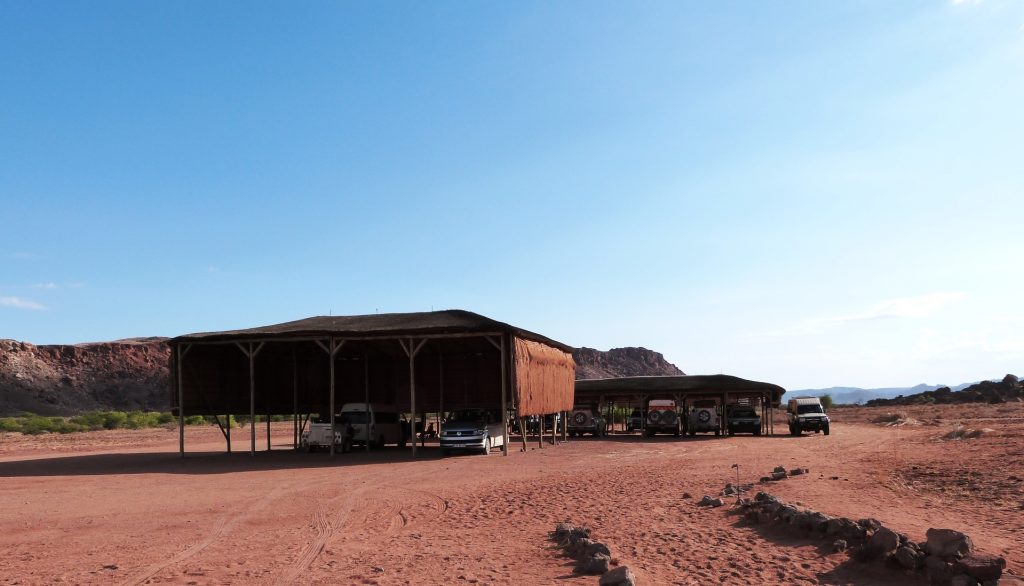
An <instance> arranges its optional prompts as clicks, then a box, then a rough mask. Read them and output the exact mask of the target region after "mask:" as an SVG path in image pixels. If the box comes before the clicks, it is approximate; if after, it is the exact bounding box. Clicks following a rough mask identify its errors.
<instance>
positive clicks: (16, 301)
mask: <svg viewBox="0 0 1024 586" xmlns="http://www.w3.org/2000/svg"><path fill="white" fill-rule="evenodd" d="M0 305H2V306H4V307H14V308H17V309H46V306H44V305H42V304H41V303H36V302H35V301H32V300H31V299H24V298H21V297H0Z"/></svg>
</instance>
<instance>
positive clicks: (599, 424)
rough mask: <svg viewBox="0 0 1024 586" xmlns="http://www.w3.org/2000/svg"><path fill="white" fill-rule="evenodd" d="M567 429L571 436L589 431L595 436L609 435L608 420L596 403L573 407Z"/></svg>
mask: <svg viewBox="0 0 1024 586" xmlns="http://www.w3.org/2000/svg"><path fill="white" fill-rule="evenodd" d="M566 429H567V430H568V432H569V435H571V436H580V435H583V434H585V433H589V434H591V435H593V436H594V437H601V436H604V435H608V422H607V421H605V419H604V417H602V416H601V413H600V412H599V411H598V409H597V407H596V406H594V405H586V406H582V405H577V406H576V407H573V408H572V414H570V415H569V421H568V422H567V423H566Z"/></svg>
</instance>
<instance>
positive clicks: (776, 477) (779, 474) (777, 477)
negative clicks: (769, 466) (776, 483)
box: [771, 470, 786, 480]
mask: <svg viewBox="0 0 1024 586" xmlns="http://www.w3.org/2000/svg"><path fill="white" fill-rule="evenodd" d="M784 478H786V471H785V470H782V471H781V472H772V478H771V479H772V480H782V479H784Z"/></svg>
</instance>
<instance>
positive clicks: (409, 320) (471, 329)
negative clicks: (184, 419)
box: [170, 309, 573, 352]
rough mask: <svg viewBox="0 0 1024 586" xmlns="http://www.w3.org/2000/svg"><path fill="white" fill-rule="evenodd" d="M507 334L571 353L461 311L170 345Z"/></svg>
mask: <svg viewBox="0 0 1024 586" xmlns="http://www.w3.org/2000/svg"><path fill="white" fill-rule="evenodd" d="M474 333H480V334H484V333H510V334H513V335H515V336H518V337H520V338H524V339H527V340H533V341H535V342H540V343H542V344H547V345H549V346H552V347H555V348H558V349H560V350H563V351H565V352H572V351H573V347H572V346H568V345H566V344H563V343H561V342H557V341H555V340H552V339H550V338H547V337H545V336H542V335H540V334H537V333H534V332H531V331H529V330H524V329H522V328H517V327H515V326H512V325H509V324H507V323H504V322H500V321H496V320H493V319H490V318H488V317H484V316H482V315H480V314H477V313H473V312H470V311H464V310H461V309H448V310H444V311H430V312H419V313H380V314H373V315H338V316H323V315H321V316H316V317H307V318H305V319H300V320H296V321H290V322H285V323H281V324H274V325H269V326H261V327H256V328H248V329H244V330H227V331H223V332H200V333H195V334H186V335H183V336H178V337H176V338H173V339H171V341H170V343H171V344H177V343H183V342H184V343H189V342H216V341H230V340H255V339H260V340H265V339H282V340H283V339H288V338H301V337H315V336H336V337H341V338H344V337H346V336H351V337H374V338H376V337H380V338H398V337H404V336H417V335H435V334H474Z"/></svg>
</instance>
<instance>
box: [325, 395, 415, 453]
mask: <svg viewBox="0 0 1024 586" xmlns="http://www.w3.org/2000/svg"><path fill="white" fill-rule="evenodd" d="M338 423H339V424H340V425H348V426H351V427H352V443H353V444H359V445H366V442H367V438H369V442H370V447H372V448H380V447H384V445H386V444H397V445H398V447H400V448H404V447H405V443H406V442H407V441H408V439H409V438H408V437H407V436H406V430H405V427H406V425H403V422H402V416H401V413H400V412H399V410H398V407H395V406H394V405H384V404H381V403H370V404H369V405H367V404H366V403H345V404H344V405H343V406H342V407H341V415H340V416H339V418H338ZM367 428H369V433H367Z"/></svg>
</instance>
